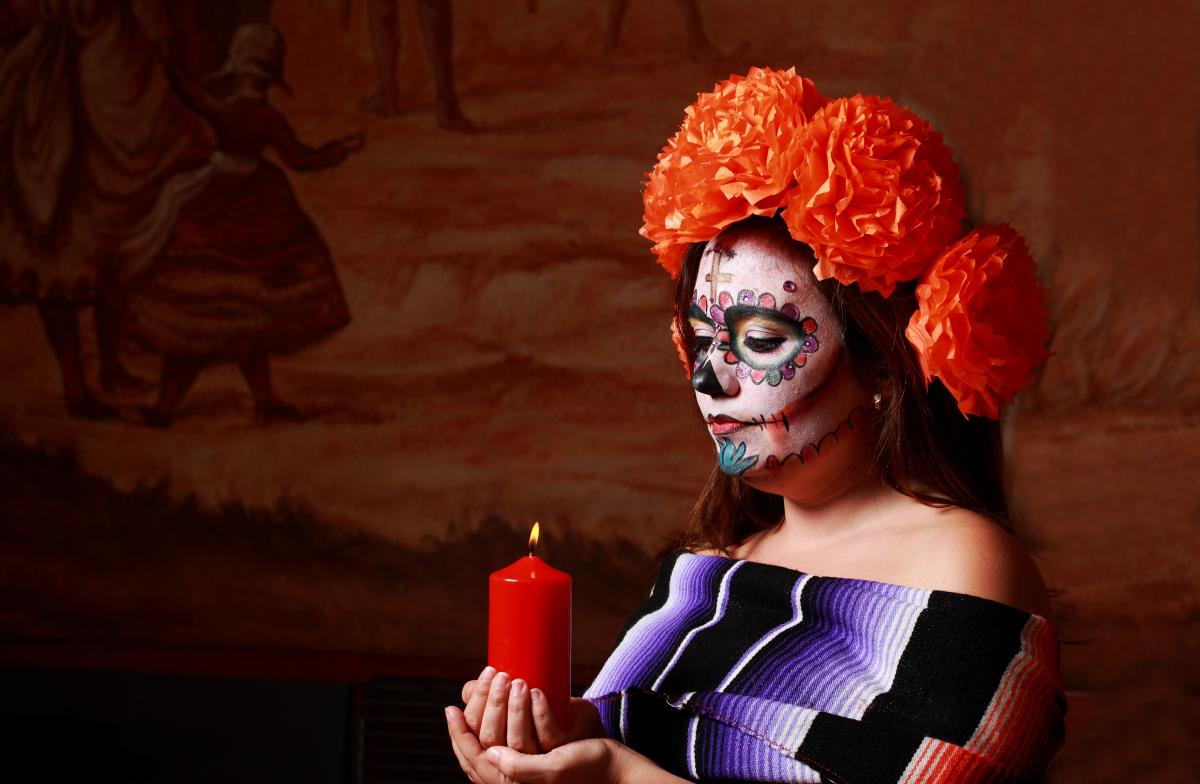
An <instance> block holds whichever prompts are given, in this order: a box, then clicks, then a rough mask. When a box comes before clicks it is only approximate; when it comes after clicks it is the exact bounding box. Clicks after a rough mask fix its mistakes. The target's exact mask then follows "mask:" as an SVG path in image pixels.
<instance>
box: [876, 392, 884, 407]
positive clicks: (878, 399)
mask: <svg viewBox="0 0 1200 784" xmlns="http://www.w3.org/2000/svg"><path fill="white" fill-rule="evenodd" d="M874 402H875V410H876V411H882V410H883V395H882V394H880V393H879V392H876V393H875V401H874Z"/></svg>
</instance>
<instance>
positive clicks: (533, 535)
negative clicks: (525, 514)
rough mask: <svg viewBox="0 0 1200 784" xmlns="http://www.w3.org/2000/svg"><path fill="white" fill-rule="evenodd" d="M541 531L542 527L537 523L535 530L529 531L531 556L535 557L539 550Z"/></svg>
mask: <svg viewBox="0 0 1200 784" xmlns="http://www.w3.org/2000/svg"><path fill="white" fill-rule="evenodd" d="M541 529H542V527H541V526H540V525H538V523H537V522H536V521H534V523H533V528H531V529H530V531H529V554H530V555H533V551H534V550H536V549H537V542H538V532H540V531H541Z"/></svg>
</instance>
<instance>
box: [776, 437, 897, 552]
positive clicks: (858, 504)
mask: <svg viewBox="0 0 1200 784" xmlns="http://www.w3.org/2000/svg"><path fill="white" fill-rule="evenodd" d="M906 500H907V497H906V496H904V495H903V494H902V493H900V492H899V491H897V490H896V489H895V488H893V487H892V486H891V485H889V484H888V483H887V482H886V481H885V480H884V477H883V475H882V473H881V472H880V471H879V468H878V467H877V466H876V465H875V461H874V460H873V459H872V455H870V454H868V453H867V452H866V451H865V450H860V451H858V453H857V455H856V456H855V459H854V460H852V461H850V462H848V463H847V464H846V465H845V466H843V468H842V470H841V471H840V472H839V473H838V474H837V475H836V476H835V477H832V478H831V481H829V482H828V483H826V484H825V485H824V487H823V488H822V490H821V493H820V494H819V495H815V496H809V497H789V496H788V495H784V496H783V520H782V521H781V522H780V524H779V525H778V526H777V529H776V530H777V534H776V535H777V536H779V537H780V540H781V543H782V542H788V541H797V542H804V543H806V544H807V545H810V546H811V545H812V544H814V543H832V542H836V541H837V540H840V539H842V538H843V537H847V536H853V535H854V534H855V533H857V532H858V531H860V530H861V529H862V528H863V526H866V525H878V521H879V520H880V519H881V518H884V519H886V517H887V512H888V510H889V509H892V508H894V506H895V505H896V504H898V503H903V502H905V501H906Z"/></svg>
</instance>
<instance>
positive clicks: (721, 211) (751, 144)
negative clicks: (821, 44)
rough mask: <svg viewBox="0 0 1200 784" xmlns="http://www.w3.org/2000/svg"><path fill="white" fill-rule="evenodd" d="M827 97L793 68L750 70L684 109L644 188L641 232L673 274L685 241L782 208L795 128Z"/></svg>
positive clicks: (697, 239) (795, 145)
mask: <svg viewBox="0 0 1200 784" xmlns="http://www.w3.org/2000/svg"><path fill="white" fill-rule="evenodd" d="M825 102H826V99H825V98H823V97H822V96H821V95H820V94H819V93H818V92H817V88H816V86H815V85H813V83H812V82H811V81H810V80H808V79H805V78H804V77H802V76H798V75H797V74H796V69H795V68H789V69H788V70H786V71H775V70H771V69H769V68H752V69H750V72H749V73H748V74H746V75H745V76H731V77H730V78H729V79H728V80H726V81H724V82H720V83H719V84H717V85H716V87H714V88H713V91H712V92H709V93H702V94H701V95H700V96H699V97H698V98H697V99H696V102H695V103H694V104H692V105H691V106H689V107H688V108H687V110H686V114H685V116H684V119H683V123H682V125H680V127H679V131H678V132H677V133H676V134H675V136H674V137H673V138H672V139H671V140H670V142H668V144H667V146H666V147H664V148H663V151H662V152H661V153H660V154H659V156H658V162H657V163H656V164H655V166H654V169H652V170H651V171H650V173H649V174H648V175H647V177H648V180H647V182H646V187H645V190H644V191H643V193H642V200H643V203H644V206H645V213H644V221H645V223H644V225H643V226H642V229H641V234H642V236H643V237H646V238H647V239H649V240H651V241H652V242H653V243H654V253H655V254H656V255H657V256H658V261H659V263H660V264H662V266H663V267H664V268H666V270H667V271H668V272H670V273H671V275H672V276H673V277H674V276H676V275H678V274H679V267H680V264H681V263H682V261H683V253H684V250H685V248H686V245H687V244H688V243H691V242H707V241H708V240H710V239H712V238H713V237H715V236H717V234H719V233H720V231H721V229H723V228H725V227H726V226H728V225H730V224H731V223H736V222H737V221H739V220H741V219H743V218H747V217H749V216H751V215H774V214H775V212H776V211H777V210H778V209H779V208H780V206H782V204H783V200H784V197H785V195H786V193H787V192H788V191H789V190H790V189H791V188H792V187H793V185H794V184H795V179H794V171H795V168H796V167H795V162H796V155H797V151H798V142H799V140H800V134H799V133H797V131H798V130H799V128H800V127H802V126H803V125H804V124H805V123H807V122H808V120H809V118H810V117H812V115H813V113H814V112H816V111H817V110H818V109H819V108H820V107H821V106H822V105H824V104H825Z"/></svg>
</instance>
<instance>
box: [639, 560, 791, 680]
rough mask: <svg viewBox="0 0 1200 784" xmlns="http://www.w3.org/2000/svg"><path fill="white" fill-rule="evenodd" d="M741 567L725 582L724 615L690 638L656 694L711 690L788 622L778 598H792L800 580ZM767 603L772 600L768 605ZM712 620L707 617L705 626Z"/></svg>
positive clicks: (750, 566)
mask: <svg viewBox="0 0 1200 784" xmlns="http://www.w3.org/2000/svg"><path fill="white" fill-rule="evenodd" d="M734 563H738V562H735V561H731V562H730V565H731V567H732V565H733V564H734ZM741 563H742V567H741V568H739V569H738V570H737V571H736V572H734V574H733V576H732V577H730V580H729V589H728V590H729V593H728V604H727V606H726V609H725V614H724V615H723V616H722V617H721V619H720V620H719V621H717V622H716V623H715V624H713V625H712V626H710V627H709V628H707V629H704V630H703V631H701V632H699V633H697V634H696V635H695V637H693V638H692V640H691V643H690V644H689V645H688V647H687V648H686V649H685V650H684V651H683V654H682V655H681V656H680V657H679V660H678V661H676V662H675V666H674V667H673V668H672V669H671V671H670V672H669V673H668V674H667V677H666V678H665V679H664V680H663V682H662V684H661V685H660V686H659V687H658V690H659V691H661V692H663V693H665V694H682V693H684V692H687V691H711V690H713V689H716V688H717V687H718V686H719V685H720V684H721V681H722V680H724V678H725V676H726V675H727V674H728V673H729V672H730V671H731V670H732V669H733V668H734V667H735V666H736V665H737V663H738V660H740V659H741V658H742V656H744V655H745V654H746V650H747V648H748V647H749V646H750V645H753V644H754V643H755V642H757V641H758V640H759V639H761V638H762V637H763V636H764V635H765V634H767V633H768V632H770V631H771V630H772V629H774V628H775V627H777V626H779V625H780V624H783V623H786V622H787V621H789V620H791V618H792V609H791V607H790V603H788V602H780V601H779V597H780V596H788V595H790V594H791V591H792V588H793V587H794V586H795V584H796V581H797V580H798V579H799V575H797V574H795V573H792V572H789V571H785V570H782V569H758V568H754V567H755V566H757V564H752V563H749V562H741ZM723 574H724V573H723ZM768 598H772V599H773V600H770V601H769V600H767V599H768ZM715 611H716V607H715V602H714V613H715ZM711 620H712V617H711V616H710V617H709V618H707V619H705V621H704V623H708V622H709V621H711ZM701 625H703V624H701ZM748 643H749V645H748Z"/></svg>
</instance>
